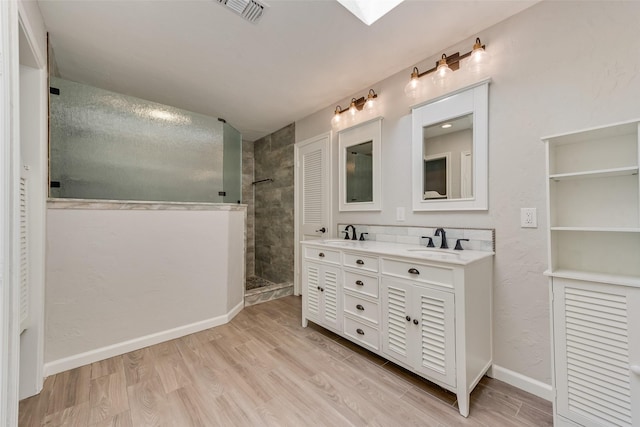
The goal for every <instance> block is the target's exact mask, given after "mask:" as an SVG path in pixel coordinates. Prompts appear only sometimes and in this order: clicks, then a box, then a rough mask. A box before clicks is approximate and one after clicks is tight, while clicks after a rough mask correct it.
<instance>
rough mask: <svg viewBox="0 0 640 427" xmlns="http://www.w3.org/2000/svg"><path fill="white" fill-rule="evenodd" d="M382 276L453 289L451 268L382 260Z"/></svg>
mask: <svg viewBox="0 0 640 427" xmlns="http://www.w3.org/2000/svg"><path fill="white" fill-rule="evenodd" d="M382 274H386V275H389V276H395V277H401V278H403V279H409V280H412V281H414V282H423V283H430V284H434V285H440V286H444V287H447V288H453V268H450V267H439V266H436V265H426V264H418V263H413V262H407V261H397V260H394V259H386V258H382Z"/></svg>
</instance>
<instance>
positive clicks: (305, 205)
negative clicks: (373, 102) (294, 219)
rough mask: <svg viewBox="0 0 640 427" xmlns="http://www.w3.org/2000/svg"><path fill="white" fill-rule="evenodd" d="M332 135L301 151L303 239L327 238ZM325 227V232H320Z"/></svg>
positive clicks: (299, 166)
mask: <svg viewBox="0 0 640 427" xmlns="http://www.w3.org/2000/svg"><path fill="white" fill-rule="evenodd" d="M328 145H329V137H328V136H325V137H322V138H320V139H318V140H317V141H314V142H312V143H308V144H305V145H303V146H302V147H301V148H300V149H299V151H298V168H299V172H298V173H299V185H300V187H301V188H300V189H299V193H298V194H299V206H298V209H300V215H299V220H300V236H301V239H302V240H314V239H318V238H321V237H323V235H324V234H325V233H326V232H327V231H328V230H327V228H328V227H329V218H328V217H329V215H328V208H329V199H328V197H329V185H328V173H329V169H328V164H327V157H328V156H327V152H328V148H327V147H328ZM322 229H324V230H325V232H322V231H319V230H322Z"/></svg>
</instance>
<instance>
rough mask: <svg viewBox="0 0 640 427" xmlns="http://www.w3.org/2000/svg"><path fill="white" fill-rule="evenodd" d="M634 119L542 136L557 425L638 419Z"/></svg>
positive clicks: (639, 291) (639, 226) (638, 186)
mask: <svg viewBox="0 0 640 427" xmlns="http://www.w3.org/2000/svg"><path fill="white" fill-rule="evenodd" d="M639 124H640V121H632V122H626V123H620V124H616V125H612V126H606V127H601V128H595V129H589V130H585V131H580V132H574V133H569V134H564V135H557V136H552V137H547V138H544V142H545V143H546V152H547V180H548V191H547V195H548V201H549V202H548V208H549V212H548V214H549V215H548V217H549V228H548V233H549V234H548V236H549V269H548V270H547V272H546V274H547V275H548V276H549V277H550V281H549V283H550V296H551V305H552V318H551V322H552V333H553V364H554V369H553V383H554V390H555V399H554V424H555V425H558V426H590V427H593V426H638V425H640V332H639V331H638V325H640V314H639V313H640V200H639V197H640V181H639V177H638V170H639V165H640V160H639V149H638V146H639V137H638V135H639V131H638V128H639ZM633 325H636V326H635V327H634V326H633Z"/></svg>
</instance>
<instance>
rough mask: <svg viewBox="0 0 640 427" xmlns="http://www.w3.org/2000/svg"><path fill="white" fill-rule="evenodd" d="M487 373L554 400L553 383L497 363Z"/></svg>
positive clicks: (543, 397)
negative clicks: (544, 381) (547, 382)
mask: <svg viewBox="0 0 640 427" xmlns="http://www.w3.org/2000/svg"><path fill="white" fill-rule="evenodd" d="M487 375H488V376H490V377H491V378H495V379H497V380H500V381H503V382H505V383H507V384H509V385H512V386H514V387H517V388H519V389H521V390H524V391H526V392H528V393H531V394H534V395H536V396H538V397H540V398H542V399H545V400H548V401H550V402H551V401H553V388H552V387H551V385H549V384H546V383H543V382H542V381H538V380H534V379H533V378H529V377H527V376H524V375H522V374H519V373H517V372H514V371H511V370H509V369H507V368H503V367H502V366H497V365H493V366H492V367H491V368H490V369H489V371H487Z"/></svg>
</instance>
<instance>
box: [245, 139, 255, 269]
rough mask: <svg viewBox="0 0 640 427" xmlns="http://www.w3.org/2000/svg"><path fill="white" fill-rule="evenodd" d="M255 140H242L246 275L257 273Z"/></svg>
mask: <svg viewBox="0 0 640 427" xmlns="http://www.w3.org/2000/svg"><path fill="white" fill-rule="evenodd" d="M253 175H254V159H253V142H252V141H242V203H244V204H246V205H247V230H246V232H245V236H246V239H247V241H246V248H247V251H246V255H245V256H246V258H245V268H246V272H245V275H246V277H251V276H255V274H256V269H255V266H256V246H255V202H254V200H253V185H251V183H252V182H253Z"/></svg>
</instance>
